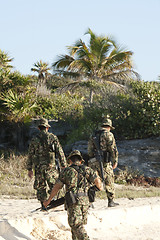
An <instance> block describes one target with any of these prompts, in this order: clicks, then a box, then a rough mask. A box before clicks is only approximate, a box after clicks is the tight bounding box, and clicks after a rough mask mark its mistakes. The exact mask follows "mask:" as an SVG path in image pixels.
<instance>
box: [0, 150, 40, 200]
mask: <svg viewBox="0 0 160 240" xmlns="http://www.w3.org/2000/svg"><path fill="white" fill-rule="evenodd" d="M26 160H27V155H19V156H16V155H15V154H14V153H10V156H9V157H8V158H5V157H4V155H3V154H2V155H1V158H0V161H1V164H0V194H1V195H10V196H12V197H19V198H24V199H25V198H35V191H34V189H33V180H32V181H31V180H30V179H29V178H28V175H27V170H26V168H25V166H26Z"/></svg>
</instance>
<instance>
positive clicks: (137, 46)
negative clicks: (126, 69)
mask: <svg viewBox="0 0 160 240" xmlns="http://www.w3.org/2000/svg"><path fill="white" fill-rule="evenodd" d="M0 10H1V11H0V12H1V13H0V26H1V30H0V33H1V37H0V49H1V50H3V51H5V52H7V53H8V54H9V56H10V57H13V58H14V61H13V65H14V67H15V68H14V69H15V70H18V71H20V72H21V73H22V74H31V71H30V69H31V68H32V67H33V64H34V63H35V62H37V61H39V60H42V61H46V62H48V64H49V65H51V64H52V63H53V62H54V61H55V60H56V59H57V56H58V55H61V54H65V53H68V52H67V46H69V45H72V44H74V43H75V42H76V41H77V40H78V39H80V38H81V39H82V40H84V41H85V42H86V43H87V41H88V39H87V37H86V36H84V34H85V32H86V31H87V29H88V28H90V29H91V30H92V31H93V32H94V33H96V34H97V35H104V36H113V37H114V38H115V39H116V41H117V43H118V44H119V45H121V46H123V47H125V48H126V49H127V50H131V51H133V53H134V55H133V64H134V67H135V70H136V71H137V72H138V73H139V74H140V75H141V77H142V79H143V80H145V81H152V80H157V79H158V76H159V75H160V46H159V45H160V0H112V1H108V0H99V1H98V0H81V1H76V0H61V1H57V0H5V1H4V0H0Z"/></svg>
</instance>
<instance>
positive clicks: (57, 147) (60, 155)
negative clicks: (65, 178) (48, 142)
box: [54, 136, 67, 168]
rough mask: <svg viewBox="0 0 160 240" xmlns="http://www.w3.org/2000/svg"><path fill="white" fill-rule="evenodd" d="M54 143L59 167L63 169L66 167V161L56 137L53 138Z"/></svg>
mask: <svg viewBox="0 0 160 240" xmlns="http://www.w3.org/2000/svg"><path fill="white" fill-rule="evenodd" d="M54 143H55V150H56V155H57V157H58V159H59V161H60V164H61V167H62V168H65V167H67V161H66V157H65V154H64V152H63V149H62V146H61V144H60V142H59V140H58V137H57V136H54Z"/></svg>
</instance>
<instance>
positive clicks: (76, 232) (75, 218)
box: [59, 150, 97, 240]
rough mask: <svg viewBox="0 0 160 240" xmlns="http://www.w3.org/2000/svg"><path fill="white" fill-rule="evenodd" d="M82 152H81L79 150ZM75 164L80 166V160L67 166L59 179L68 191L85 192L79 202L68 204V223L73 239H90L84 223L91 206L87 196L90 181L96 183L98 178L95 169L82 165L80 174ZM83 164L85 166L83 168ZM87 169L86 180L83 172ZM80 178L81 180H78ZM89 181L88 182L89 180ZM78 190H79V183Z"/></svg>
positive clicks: (74, 152)
mask: <svg viewBox="0 0 160 240" xmlns="http://www.w3.org/2000/svg"><path fill="white" fill-rule="evenodd" d="M77 152H79V151H77V150H76V151H73V152H72V153H71V155H70V156H73V154H77ZM79 153H80V152H79ZM74 166H79V161H77V162H75V163H74V164H72V165H71V166H69V167H67V168H65V169H64V170H63V171H62V172H61V174H60V177H59V181H60V182H61V183H63V184H65V185H66V192H68V191H70V190H72V192H73V193H74V194H82V195H83V194H84V195H83V196H79V197H78V201H77V203H75V204H74V205H71V206H67V214H68V223H69V225H70V227H71V232H72V239H73V240H78V239H79V240H83V239H84V240H88V239H89V236H88V235H87V232H86V230H85V228H84V226H83V225H85V224H87V214H88V208H89V199H88V196H87V192H88V188H89V186H90V183H94V180H95V179H96V178H97V175H96V174H95V172H94V171H93V169H91V168H89V167H87V166H84V165H80V167H79V171H80V174H79V175H78V172H77V171H76V170H75V169H74ZM81 166H83V167H84V169H85V170H83V168H81ZM83 171H85V174H86V175H85V181H84V177H83V175H82V174H81V172H83ZM78 179H80V180H78ZM87 180H88V181H89V182H88V181H87ZM78 182H79V184H78V186H79V187H78V190H77V183H78ZM77 191H78V193H77Z"/></svg>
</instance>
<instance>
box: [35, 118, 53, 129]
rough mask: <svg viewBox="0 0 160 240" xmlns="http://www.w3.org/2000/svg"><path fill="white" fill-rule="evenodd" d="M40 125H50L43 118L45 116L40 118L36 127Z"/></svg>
mask: <svg viewBox="0 0 160 240" xmlns="http://www.w3.org/2000/svg"><path fill="white" fill-rule="evenodd" d="M40 126H43V127H51V126H50V125H49V124H48V120H47V119H45V118H41V119H40V121H39V125H38V127H40Z"/></svg>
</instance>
